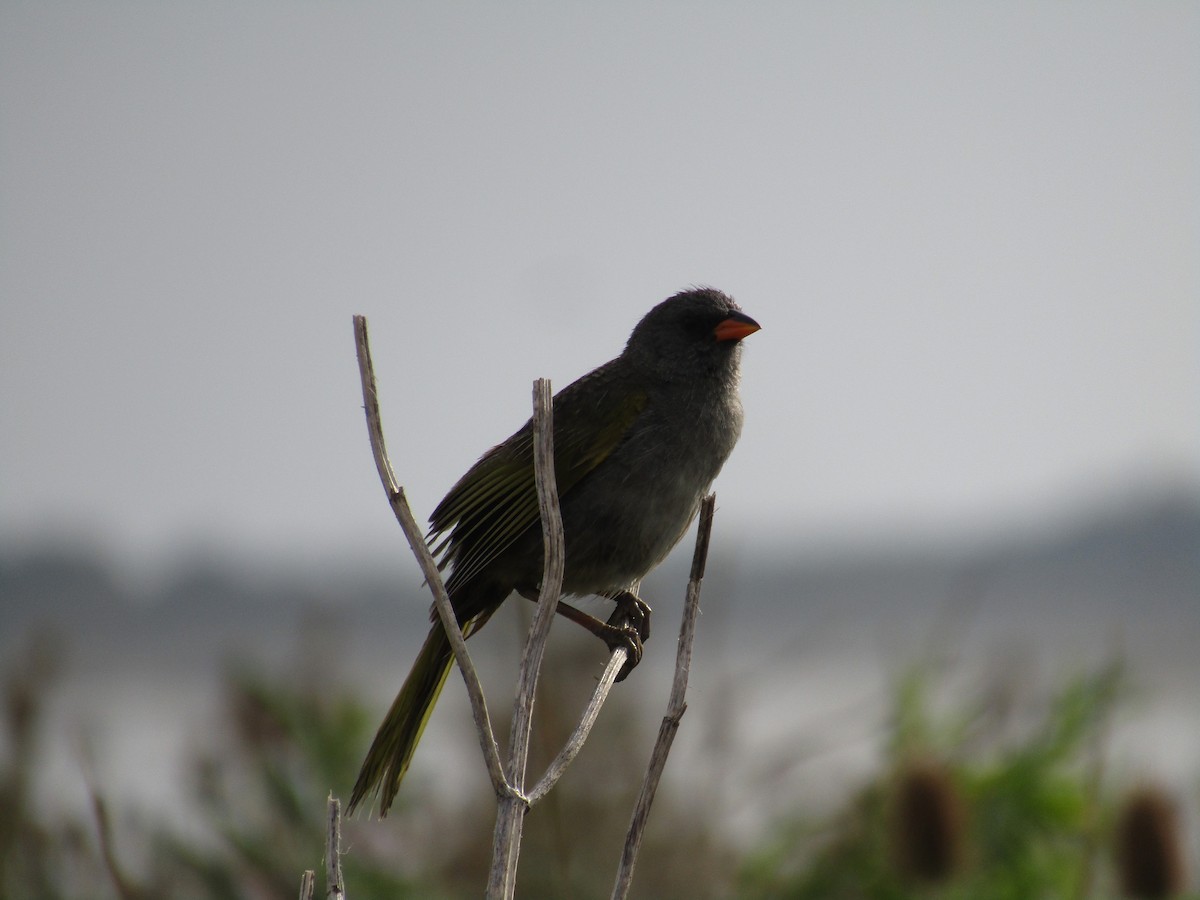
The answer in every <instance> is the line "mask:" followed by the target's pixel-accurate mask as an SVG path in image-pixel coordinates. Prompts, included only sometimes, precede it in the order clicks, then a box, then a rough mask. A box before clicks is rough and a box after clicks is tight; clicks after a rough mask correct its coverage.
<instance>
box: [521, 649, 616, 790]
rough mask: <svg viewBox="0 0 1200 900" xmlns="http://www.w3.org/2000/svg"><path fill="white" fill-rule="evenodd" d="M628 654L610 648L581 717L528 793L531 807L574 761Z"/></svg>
mask: <svg viewBox="0 0 1200 900" xmlns="http://www.w3.org/2000/svg"><path fill="white" fill-rule="evenodd" d="M628 656H629V653H628V651H627V650H626V649H625V648H624V647H617V648H616V649H615V650H614V651H613V654H612V656H610V657H609V658H608V665H607V666H605V668H604V674H603V675H601V676H600V683H599V684H598V685H596V690H595V691H594V692H593V693H592V699H591V700H590V701H589V702H588V705H587V708H586V709H585V710H584V711H583V718H581V719H580V720H579V724H578V725H576V726H575V731H574V732H573V733H572V734H571V737H570V738H568V740H567V743H566V745H565V746H564V747H563V748H562V750H560V751H559V754H558V756H556V757H555V758H554V760H553V761H552V762H551V763H550V765H548V766H547V767H546V772H545V774H544V775H542V779H541V781H539V782H538V783H537V784H536V785H535V786H534V788H533V790H532V791H530V792H529V805H530V806H533V804H535V803H537V802H538V801H539V800H541V799H542V798H543V797H545V796H546V795H547V794H548V793H550V791H551V790H553V789H554V785H556V784H558V779H560V778H561V777H562V776H563V773H564V772H566V770H567V766H569V765H571V763H572V762H574V761H575V757H576V756H578V755H579V751H580V750H582V749H583V744H584V742H585V741H586V740H587V738H588V735H589V734H590V733H591V731H592V726H593V725H595V724H596V717H597V716H599V715H600V707H602V706H603V705H604V701H605V700H607V699H608V692H609V691H610V690H612V686H613V685H614V684H616V683H617V675H618V674H619V673H620V671H621V669H622V668H623V667H624V665H625V660H626V659H627V658H628Z"/></svg>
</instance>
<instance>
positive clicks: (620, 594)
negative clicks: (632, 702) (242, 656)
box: [349, 288, 759, 816]
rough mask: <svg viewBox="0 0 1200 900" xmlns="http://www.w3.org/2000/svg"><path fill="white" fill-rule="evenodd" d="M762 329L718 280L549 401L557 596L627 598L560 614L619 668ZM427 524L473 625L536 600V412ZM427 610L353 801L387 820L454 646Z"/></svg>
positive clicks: (700, 485)
mask: <svg viewBox="0 0 1200 900" xmlns="http://www.w3.org/2000/svg"><path fill="white" fill-rule="evenodd" d="M758 330H759V325H758V323H757V322H755V321H754V320H753V319H752V318H750V317H749V316H747V315H746V314H745V313H743V312H742V311H741V309H740V308H739V307H738V305H737V304H736V303H734V302H733V300H732V299H731V298H730V297H728V296H727V295H725V294H723V293H721V292H720V291H717V290H713V289H711V288H700V289H696V290H689V291H684V292H682V293H679V294H676V295H675V296H673V297H671V298H669V299H667V300H664V301H663V302H662V303H660V304H658V305H657V306H656V307H654V308H653V309H652V310H650V312H648V313H647V314H646V316H645V317H644V318H643V319H642V320H641V321H640V322H639V323H638V324H637V327H636V328H634V329H633V333H632V334H631V335H630V336H629V341H628V342H627V343H626V345H625V350H624V351H623V352H622V353H621V355H620V356H618V357H617V358H616V359H614V360H612V361H611V362H607V363H605V364H604V365H602V366H600V367H599V368H598V369H595V370H593V371H592V372H589V373H588V374H587V375H584V376H583V377H582V378H580V379H579V380H577V381H575V382H573V383H572V384H570V385H568V386H567V387H565V388H563V389H562V390H561V391H559V392H558V393H557V394H556V395H555V397H554V471H555V476H556V479H557V483H558V491H559V496H560V505H561V509H562V519H563V532H564V538H565V542H566V572H565V576H564V578H563V594H564V595H573V596H580V597H582V596H588V595H599V596H601V597H607V598H610V599H612V600H615V601H617V603H618V612H617V613H614V616H613V618H612V619H610V620H609V622H607V623H605V622H600V621H599V620H597V619H594V618H592V617H591V616H589V615H586V614H585V613H582V612H580V611H579V610H577V609H575V608H574V607H573V606H568V605H567V604H565V603H561V602H560V603H559V606H558V611H559V612H560V613H562V614H564V615H566V616H567V617H568V618H571V619H572V620H574V621H576V622H579V623H580V624H582V625H584V626H585V627H587V628H588V629H589V630H590V631H592V632H593V633H595V634H597V635H598V636H599V637H601V638H602V639H603V640H604V641H605V643H606V644H608V645H609V646H610V647H615V646H624V647H626V648H627V649H628V650H629V662H628V663H627V665H626V669H625V670H624V671H623V672H622V673H621V677H622V678H623V677H624V676H625V675H626V674H628V670H629V669H630V668H632V667H633V666H634V665H636V664H637V661H638V660H639V659H640V657H641V652H642V641H643V640H645V639H646V638H647V637H648V636H649V612H650V608H649V607H648V606H647V605H646V604H645V603H644V602H643V601H642V600H641V599H640V598H638V597H637V596H636V595H635V594H633V593H632V592H631V590H630V588H631V587H632V586H633V585H635V584H636V583H637V582H639V581H640V580H641V579H642V578H643V576H645V575H646V573H647V572H649V571H650V570H651V569H653V568H654V567H655V566H656V565H658V564H659V563H660V562H662V560H663V559H664V558H665V557H666V555H667V553H669V552H670V550H671V548H672V547H674V546H675V545H676V544H677V543H678V542H679V540H680V538H682V537H683V535H684V533H685V532H686V531H687V528H688V526H689V525H690V524H691V522H692V519H693V518H695V516H696V512H697V510H698V509H699V506H700V501H701V499H703V497H704V496H705V495H706V494H707V493H708V490H709V487H710V486H711V484H712V482H713V479H715V478H716V477H717V473H718V472H720V471H721V466H722V465H724V463H725V460H726V459H728V457H729V454H730V452H731V451H732V450H733V446H734V444H735V443H736V442H737V439H738V435H739V434H740V433H741V430H742V404H741V401H740V400H739V398H738V380H739V374H738V369H739V363H740V359H741V340H742V338H744V337H746V336H748V335H750V334H753V333H754V332H755V331H758ZM429 521H430V530H429V537H430V540H431V541H437V542H438V543H437V546H436V547H435V549H434V552H435V554H437V555H439V556H440V565H441V566H442V567H446V566H449V567H450V577H449V578H448V579H447V580H446V589H447V591H448V593H449V595H450V602H451V604H452V605H453V607H454V612H455V615H456V616H457V618H458V621H459V623H460V625H461V626H462V628H463V631H464V633H465V634H467V635H468V636H469V635H471V634H473V633H474V632H476V631H478V630H479V629H480V628H482V627H483V626H484V625H485V624H486V623H487V621H488V619H489V618H491V616H492V614H493V613H494V612H495V611H496V610H497V609H498V608H499V607H500V604H501V603H503V602H504V600H505V598H506V597H508V595H509V594H511V593H513V592H514V591H515V592H517V593H519V594H521V595H522V596H525V597H528V598H530V599H533V600H536V599H537V594H538V588H539V582H540V580H541V576H542V564H543V547H542V530H541V522H540V517H539V514H538V501H537V490H536V488H535V486H534V472H533V424H532V421H530V422H526V423H525V425H524V427H523V428H521V430H520V431H518V432H517V433H516V434H514V435H513V436H512V437H510V438H509V439H508V440H506V441H504V442H503V443H502V444H499V445H497V446H495V447H493V448H492V449H491V450H489V451H488V452H487V453H485V454H484V455H483V456H482V457H481V458H480V460H479V461H478V462H477V463H475V465H474V466H472V467H471V469H470V470H469V471H468V472H467V474H465V475H464V476H463V477H462V478H460V479H459V480H458V483H457V484H455V485H454V487H452V488H451V489H450V492H449V493H448V494H446V496H445V498H444V499H443V500H442V502H441V503H439V504H438V506H437V508H436V509H435V510H434V511H433V515H432V516H430V519H429ZM618 614H623V615H618ZM626 616H627V618H626ZM433 620H434V622H433V627H432V628H431V629H430V631H429V636H428V637H427V638H426V639H425V644H424V646H422V648H421V652H420V654H419V655H418V656H417V661H416V662H415V663H414V664H413V668H412V671H411V672H410V673H409V675H408V678H407V679H405V682H404V685H403V687H401V688H400V693H399V694H398V695H397V697H396V699H395V701H394V702H393V703H392V706H391V709H389V710H388V713H387V716H386V717H385V718H384V720H383V724H381V725H380V726H379V731H378V732H377V733H376V735H375V740H374V742H373V743H372V744H371V749H370V750H369V751H368V752H367V757H366V759H365V760H364V762H363V765H362V770H361V771H360V772H359V775H358V781H357V782H356V783H355V785H354V790H353V792H352V794H351V796H350V805H349V809H350V810H351V811H353V809H354V808H355V807H356V806H358V805H359V804H360V803H361V802H362V801H363V800H364V799H365V798H367V797H368V796H372V795H377V796H378V798H379V812H380V815H381V816H384V815H386V814H387V811H388V808H389V807H390V806H391V804H392V801H393V799H395V796H396V792H397V791H398V790H399V787H400V780H401V779H402V778H403V777H404V773H405V772H406V771H407V770H408V766H409V763H410V762H411V760H412V755H413V751H414V750H415V749H416V745H417V742H418V741H419V740H420V737H421V732H422V731H423V730H424V728H425V723H426V722H427V721H428V719H429V715H430V712H431V711H432V710H433V705H434V703H435V701H436V700H437V697H438V694H439V693H440V691H441V689H442V685H443V684H445V681H446V676H447V675H448V674H449V672H450V668H451V664H452V662H453V654H452V652H451V649H450V641H449V639H448V638H447V637H446V633H445V630H444V629H443V628H442V625H441V623H440V622H439V621H438V619H437V615H436V612H435V613H434V614H433ZM629 623H632V624H629Z"/></svg>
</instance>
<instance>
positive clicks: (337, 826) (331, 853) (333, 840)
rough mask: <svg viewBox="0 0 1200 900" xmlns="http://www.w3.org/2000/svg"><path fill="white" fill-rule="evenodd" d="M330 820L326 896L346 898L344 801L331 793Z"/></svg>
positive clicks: (328, 897)
mask: <svg viewBox="0 0 1200 900" xmlns="http://www.w3.org/2000/svg"><path fill="white" fill-rule="evenodd" d="M328 808H329V821H328V829H327V831H326V833H325V897H326V900H346V888H345V885H344V884H343V883H342V801H341V800H338V799H337V798H336V797H334V796H333V794H332V793H331V794H330V795H329V807H328Z"/></svg>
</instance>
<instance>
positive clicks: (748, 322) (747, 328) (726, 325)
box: [713, 312, 762, 341]
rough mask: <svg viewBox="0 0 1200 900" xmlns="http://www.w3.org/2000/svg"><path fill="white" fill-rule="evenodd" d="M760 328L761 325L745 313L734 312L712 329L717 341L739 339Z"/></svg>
mask: <svg viewBox="0 0 1200 900" xmlns="http://www.w3.org/2000/svg"><path fill="white" fill-rule="evenodd" d="M761 328H762V326H761V325H759V324H758V323H757V322H755V321H754V320H753V319H752V318H750V317H749V316H748V315H746V314H745V313H741V312H734V313H730V314H729V318H728V319H724V320H722V321H721V322H719V323H718V324H717V327H716V328H715V329H713V334H714V335H715V336H716V338H717V340H718V341H740V340H741V339H742V338H744V337H749V336H750V335H752V334H754V332H756V331H759V330H760V329H761Z"/></svg>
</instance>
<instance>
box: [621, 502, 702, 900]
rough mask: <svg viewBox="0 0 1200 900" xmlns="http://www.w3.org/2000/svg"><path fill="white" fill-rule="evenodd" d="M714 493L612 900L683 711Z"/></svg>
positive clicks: (624, 885) (628, 868) (626, 874)
mask: <svg viewBox="0 0 1200 900" xmlns="http://www.w3.org/2000/svg"><path fill="white" fill-rule="evenodd" d="M716 502H717V498H716V495H715V494H709V495H708V496H707V497H705V498H704V501H703V502H702V503H701V504H700V524H699V526H698V528H697V532H696V550H695V553H693V554H692V571H691V577H690V578H689V579H688V587H687V599H686V600H685V601H684V606H683V623H682V624H681V625H680V628H679V647H678V650H677V651H676V655H675V678H674V680H673V681H672V683H671V696H670V699H669V700H668V701H667V712H666V715H664V716H663V720H662V724H661V725H660V726H659V729H658V739H657V740H656V741H655V742H654V750H653V752H652V753H651V754H650V765H649V768H648V769H647V770H646V777H645V779H644V780H643V781H642V790H641V793H640V794H638V799H637V803H636V804H635V805H634V808H633V816H632V818H631V820H630V822H629V831H628V833H627V834H626V836H625V846H624V848H623V850H622V851H621V863H620V866H619V867H618V869H617V879H616V882H615V884H614V885H613V892H612V896H613V900H623V898H624V897H625V896H626V895H628V893H629V886H630V884H632V882H633V867H634V865H635V864H636V863H637V855H638V850H639V849H640V848H641V845H642V835H643V834H644V833H645V829H646V821H647V820H648V818H649V816H650V805H651V804H652V803H653V802H654V795H655V792H657V790H658V783H659V781H660V780H661V779H662V773H663V769H664V768H665V767H666V765H667V755H668V754H669V753H670V752H671V744H672V742H673V741H674V740H675V733H676V732H677V731H678V730H679V722H680V720H681V719H682V718H683V714H684V712H686V711H687V703H686V701H685V699H684V697H685V695H686V694H687V683H688V675H689V674H690V673H691V668H692V644H693V643H694V641H695V638H696V618H697V616H698V615H699V614H700V584H701V582H702V581H703V580H704V567H705V564H706V562H707V561H708V544H709V540H710V539H711V537H712V522H713V510H714V508H715V507H716Z"/></svg>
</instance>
